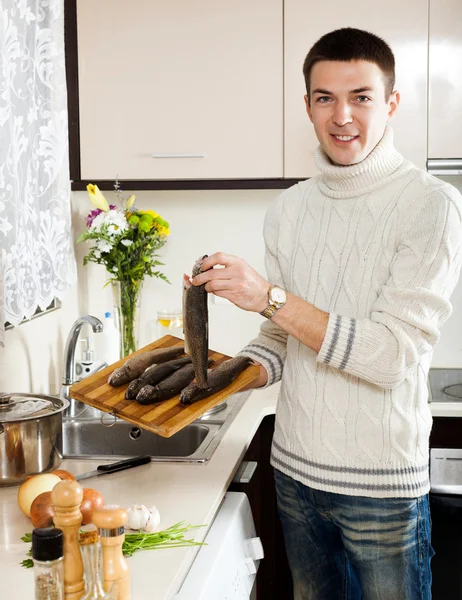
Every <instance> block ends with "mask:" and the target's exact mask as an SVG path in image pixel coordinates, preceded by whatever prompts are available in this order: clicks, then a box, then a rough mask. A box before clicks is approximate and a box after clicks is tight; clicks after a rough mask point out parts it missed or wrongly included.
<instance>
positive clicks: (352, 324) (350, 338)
mask: <svg viewBox="0 0 462 600" xmlns="http://www.w3.org/2000/svg"><path fill="white" fill-rule="evenodd" d="M355 335H356V319H351V320H350V331H349V333H348V340H347V347H346V350H345V355H344V357H343V360H342V362H341V364H340V367H339V369H340V370H343V369H344V368H345V367H346V366H347V362H348V359H349V358H350V354H351V350H352V348H353V342H354V341H355Z"/></svg>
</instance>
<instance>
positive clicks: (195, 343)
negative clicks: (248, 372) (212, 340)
mask: <svg viewBox="0 0 462 600" xmlns="http://www.w3.org/2000/svg"><path fill="white" fill-rule="evenodd" d="M204 258H207V255H205V256H203V257H201V258H199V259H198V260H197V261H196V263H195V264H194V267H193V271H192V276H193V277H196V275H199V273H202V261H203V260H204ZM183 332H184V339H185V352H186V354H188V355H189V356H190V357H191V360H192V363H193V365H194V369H195V373H196V381H197V385H198V387H200V388H207V360H208V350H209V314H208V306H207V291H206V290H205V284H203V285H197V286H196V285H192V284H191V282H190V279H189V277H188V276H187V275H185V276H184V280H183Z"/></svg>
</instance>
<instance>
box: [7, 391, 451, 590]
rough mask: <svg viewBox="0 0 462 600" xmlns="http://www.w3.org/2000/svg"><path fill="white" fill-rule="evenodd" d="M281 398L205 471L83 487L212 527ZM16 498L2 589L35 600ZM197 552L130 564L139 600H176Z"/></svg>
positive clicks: (260, 396)
mask: <svg viewBox="0 0 462 600" xmlns="http://www.w3.org/2000/svg"><path fill="white" fill-rule="evenodd" d="M278 390H279V384H276V385H274V386H272V387H270V388H267V389H263V390H257V391H254V392H253V393H252V394H251V395H250V396H249V398H248V399H247V401H246V402H245V404H244V406H243V407H242V409H241V410H240V412H239V414H238V415H237V416H236V418H235V420H234V421H233V423H232V424H231V426H230V428H229V429H228V431H227V432H226V433H225V435H224V437H223V440H222V441H221V443H220V445H219V446H218V448H217V450H216V451H215V453H214V455H213V456H212V458H211V460H210V461H209V463H208V464H206V465H197V464H196V465H195V464H181V463H150V464H149V465H143V466H141V467H136V469H133V470H128V471H123V472H121V473H115V474H113V475H108V476H104V477H99V478H94V479H88V480H85V481H83V482H82V485H83V486H84V487H94V488H95V489H97V490H98V491H100V492H101V493H102V494H103V496H104V499H105V502H106V504H120V505H122V506H125V507H128V506H130V505H131V504H145V505H147V506H152V505H153V504H154V505H156V506H157V508H158V509H159V512H160V515H161V523H160V527H161V528H162V529H163V528H165V527H169V526H170V525H173V524H174V523H177V522H179V521H186V522H188V523H191V524H192V525H201V524H204V525H207V526H210V525H211V523H212V521H213V518H214V516H215V514H216V512H217V510H218V508H219V506H220V503H221V501H222V499H223V497H224V494H225V492H226V490H227V488H228V486H229V484H230V482H231V480H232V478H233V476H234V473H235V472H236V470H237V467H238V465H239V463H240V461H241V460H242V458H243V456H244V454H245V452H246V450H247V448H248V446H249V444H250V442H251V441H252V438H253V437H254V435H255V432H256V431H257V429H258V427H259V425H260V423H261V421H262V419H263V418H264V417H265V416H266V415H269V414H273V413H274V411H275V406H276V400H277V392H278ZM430 407H431V411H432V414H433V416H435V417H439V416H456V417H460V416H462V402H438V403H431V404H430ZM102 462H103V461H101V460H98V461H93V460H65V461H63V463H62V468H63V469H67V470H69V471H70V472H72V473H73V474H75V475H77V474H79V473H83V472H85V471H89V470H91V469H94V468H96V467H97V466H98V464H101V463H102ZM108 462H112V461H108ZM17 491H18V487H10V488H0V552H1V563H0V580H1V582H2V588H3V589H7V590H14V592H11V594H12V595H10V596H9V597H10V598H11V599H12V600H30V599H31V598H32V597H33V570H32V569H24V568H23V567H21V566H20V562H21V561H22V560H23V559H24V558H25V557H26V552H27V550H28V548H29V545H28V544H24V543H23V542H22V541H21V539H20V538H21V536H22V535H24V533H26V532H30V531H32V525H31V522H30V520H29V519H27V517H25V516H24V515H23V514H22V513H21V511H20V510H19V508H18V506H17V503H16V496H17ZM207 529H208V527H204V528H201V529H198V530H195V531H194V533H192V532H191V535H190V537H193V538H194V539H196V540H197V541H201V540H203V539H204V537H205V535H206V533H207ZM197 551H198V548H197V547H195V548H194V547H190V548H174V549H170V550H160V551H146V552H138V553H136V554H135V555H134V556H133V557H131V558H130V559H128V564H129V566H130V572H131V585H132V600H144V599H148V598H149V600H170V599H171V598H172V597H173V595H174V594H175V593H176V592H177V591H178V590H179V589H180V587H181V584H182V582H183V580H184V578H185V576H186V574H187V572H188V569H189V567H190V565H191V564H192V562H193V559H194V557H195V554H196V553H197ZM191 600H192V599H191Z"/></svg>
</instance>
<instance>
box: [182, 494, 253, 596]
mask: <svg viewBox="0 0 462 600" xmlns="http://www.w3.org/2000/svg"><path fill="white" fill-rule="evenodd" d="M204 542H205V544H206V545H204V546H201V547H200V550H199V552H198V554H197V556H196V559H195V560H194V562H193V564H192V566H191V569H190V570H189V573H188V575H187V576H186V578H185V580H184V582H183V585H182V586H181V589H180V590H179V591H178V593H177V594H176V595H175V596H174V600H192V599H194V600H218V598H219V599H220V600H255V599H256V584H255V581H256V574H257V570H258V566H259V562H260V559H262V558H263V546H262V544H261V541H260V538H258V537H255V524H254V520H253V516H252V511H251V508H250V503H249V500H248V498H247V496H246V495H245V494H244V493H242V492H227V493H226V495H225V498H224V500H223V503H222V505H221V507H220V509H219V511H218V513H217V515H216V517H215V520H214V521H213V523H212V526H211V527H210V530H209V532H208V533H207V535H206V537H205V540H204Z"/></svg>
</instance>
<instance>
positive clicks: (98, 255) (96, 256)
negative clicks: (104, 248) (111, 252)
mask: <svg viewBox="0 0 462 600" xmlns="http://www.w3.org/2000/svg"><path fill="white" fill-rule="evenodd" d="M93 254H94V256H95V258H101V252H100V251H99V250H95V251H94V252H93Z"/></svg>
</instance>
